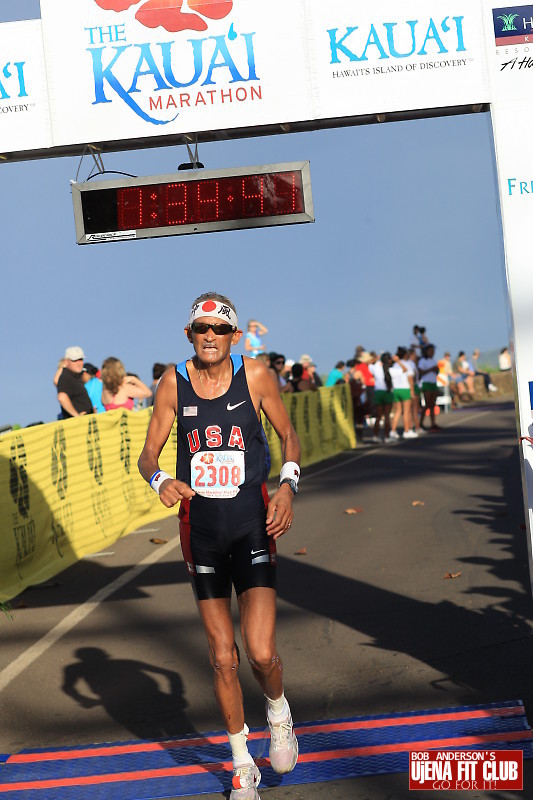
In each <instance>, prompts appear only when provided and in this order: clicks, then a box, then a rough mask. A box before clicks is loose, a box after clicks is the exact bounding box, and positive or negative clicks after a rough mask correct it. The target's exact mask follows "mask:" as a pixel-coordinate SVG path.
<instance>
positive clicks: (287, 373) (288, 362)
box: [281, 358, 295, 382]
mask: <svg viewBox="0 0 533 800" xmlns="http://www.w3.org/2000/svg"><path fill="white" fill-rule="evenodd" d="M294 364H295V361H294V360H293V359H292V358H286V359H285V366H284V367H283V369H282V371H281V377H282V378H285V382H287V381H290V379H291V377H292V368H293V366H294Z"/></svg>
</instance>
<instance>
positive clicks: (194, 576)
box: [179, 486, 276, 600]
mask: <svg viewBox="0 0 533 800" xmlns="http://www.w3.org/2000/svg"><path fill="white" fill-rule="evenodd" d="M267 505H268V494H267V492H266V487H264V486H252V487H250V488H245V489H241V490H240V491H239V493H238V494H237V496H236V497H233V498H231V499H228V500H215V499H212V498H205V497H201V496H200V495H196V496H195V497H193V498H191V500H189V501H185V500H184V501H182V503H181V505H180V511H179V517H180V538H181V550H182V553H183V558H184V560H185V563H186V565H187V571H188V573H189V576H190V578H191V583H192V586H193V589H194V594H195V597H196V599H197V600H210V599H213V598H218V597H227V598H229V597H231V591H232V586H234V587H235V592H236V594H237V596H239V595H240V594H242V593H243V592H245V591H246V590H247V589H251V588H254V587H256V586H266V587H268V588H271V589H275V588H276V543H275V541H274V540H273V539H272V537H271V536H268V535H267V532H266V525H265V520H266V509H267Z"/></svg>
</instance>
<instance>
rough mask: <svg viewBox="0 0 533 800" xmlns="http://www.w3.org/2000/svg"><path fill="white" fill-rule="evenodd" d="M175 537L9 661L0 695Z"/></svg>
mask: <svg viewBox="0 0 533 800" xmlns="http://www.w3.org/2000/svg"><path fill="white" fill-rule="evenodd" d="M179 541H180V539H179V536H176V538H175V539H172V541H170V542H168V543H167V544H166V545H163V546H161V547H158V548H157V550H154V551H153V552H152V553H150V555H148V556H146V558H143V560H142V561H140V562H139V564H136V565H135V566H134V567H131V569H129V570H127V571H126V572H124V573H123V574H122V575H119V577H118V578H115V580H114V581H111V583H108V584H107V586H103V587H102V588H101V589H99V590H98V591H97V592H96V594H94V595H93V596H92V597H90V598H89V599H88V600H86V601H85V603H82V604H81V605H80V606H78V607H77V608H75V609H74V610H73V611H71V612H70V614H67V616H66V617H65V618H64V619H62V620H61V622H58V624H57V625H56V626H55V627H54V628H52V629H51V630H49V631H48V633H46V634H45V635H44V636H43V637H42V638H41V639H39V640H38V641H37V642H35V643H34V644H32V646H31V647H29V648H28V649H27V650H25V651H24V653H21V654H20V656H18V658H16V659H15V660H14V661H12V662H11V664H9V665H8V666H7V667H5V669H3V670H2V671H1V672H0V692H1V691H2V690H3V689H5V688H6V687H7V686H9V684H10V683H11V682H12V681H14V680H15V678H18V676H19V675H20V673H21V672H22V671H23V670H25V669H26V667H29V665H30V664H32V663H33V662H34V661H36V660H37V659H38V658H40V657H41V656H42V655H43V653H45V652H46V651H47V650H48V649H49V648H50V647H52V645H54V644H55V643H56V642H57V641H59V639H61V637H62V636H64V635H65V634H66V633H68V632H69V631H71V630H72V628H75V627H76V625H78V623H79V622H81V621H82V620H84V619H85V617H87V616H88V615H89V614H90V613H91V611H94V609H95V608H98V606H99V605H100V603H103V602H104V600H107V598H108V597H110V595H112V594H114V593H115V592H117V591H118V590H119V589H122V587H123V586H126V584H127V583H130V581H133V580H135V578H136V577H137V576H138V575H140V574H141V572H144V570H145V569H147V568H148V567H149V566H151V565H152V564H155V563H156V562H157V561H160V560H161V559H162V558H165V556H166V555H168V553H170V551H171V550H173V549H174V548H175V547H177V546H178V544H179Z"/></svg>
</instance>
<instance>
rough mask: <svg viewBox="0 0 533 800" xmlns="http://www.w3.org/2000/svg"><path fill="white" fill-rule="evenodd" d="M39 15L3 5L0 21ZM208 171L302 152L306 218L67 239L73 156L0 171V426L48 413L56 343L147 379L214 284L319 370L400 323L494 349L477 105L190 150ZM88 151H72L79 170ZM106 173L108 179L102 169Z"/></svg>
mask: <svg viewBox="0 0 533 800" xmlns="http://www.w3.org/2000/svg"><path fill="white" fill-rule="evenodd" d="M38 15H39V4H38V2H36V0H12V1H11V0H9V1H8V0H4V2H2V4H1V8H0V22H5V21H10V20H12V19H17V18H25V17H27V18H31V17H34V16H38ZM199 155H200V160H201V161H202V162H203V163H204V164H205V166H206V167H208V168H223V167H237V166H248V165H256V164H275V163H280V162H288V161H301V160H309V161H310V163H311V180H312V188H313V199H314V208H315V215H316V222H315V223H314V224H307V225H291V226H286V227H276V228H270V229H257V230H251V231H237V232H221V233H211V234H203V235H196V236H174V237H166V238H162V239H149V240H139V241H133V242H121V243H115V244H100V245H90V246H78V245H76V243H75V232H74V216H73V209H72V197H71V192H70V180H71V179H74V178H75V176H76V173H77V171H78V167H79V158H54V159H43V160H39V161H27V162H20V163H12V164H9V163H3V164H0V178H1V180H0V208H1V215H0V220H1V223H0V224H1V232H2V236H1V242H2V284H1V285H2V299H3V308H2V314H1V318H0V319H1V321H0V331H1V336H2V343H3V346H2V349H1V355H0V369H1V374H2V392H1V394H0V426H2V425H6V424H13V423H19V424H22V425H26V424H29V423H31V422H34V421H39V420H43V421H50V420H52V419H55V417H56V415H57V410H58V406H57V400H56V396H55V387H54V386H53V384H52V376H53V373H54V371H55V369H56V366H57V362H58V359H59V358H60V357H62V355H63V353H64V350H65V348H66V347H68V346H70V345H74V344H79V345H81V346H82V347H83V349H84V350H85V352H86V354H87V358H88V360H90V361H92V362H93V363H95V364H98V365H99V364H101V362H102V361H103V359H104V358H106V357H107V356H110V355H114V356H117V357H119V358H121V359H122V360H123V361H124V363H125V365H126V368H127V369H128V370H130V371H133V372H136V373H137V374H139V375H140V377H141V378H142V379H143V380H145V381H146V382H147V383H149V382H150V380H151V367H152V364H153V362H154V361H162V362H169V361H179V360H182V359H183V358H185V357H187V356H188V355H189V354H190V352H191V349H190V345H188V343H187V341H186V339H185V337H184V334H183V326H184V324H185V322H186V319H187V313H188V309H189V307H190V303H191V300H192V299H194V297H195V296H196V295H198V294H200V293H201V292H204V291H210V290H215V291H219V292H222V293H223V294H226V295H228V296H229V297H230V298H232V299H233V300H234V302H235V304H236V305H237V310H238V312H239V317H240V320H241V321H242V322H243V323H246V320H247V319H248V318H250V317H254V318H257V319H259V320H260V321H261V322H263V323H264V324H265V325H266V326H267V327H268V328H269V333H268V334H267V336H265V338H264V341H265V344H267V346H268V349H271V350H275V351H278V352H282V353H284V354H285V355H286V356H287V357H288V358H289V357H290V358H295V359H297V358H299V357H300V355H301V354H302V353H309V354H311V356H312V358H313V359H314V360H315V361H316V363H317V365H318V369H319V371H320V372H321V373H325V372H327V371H329V369H331V368H332V367H333V366H334V364H335V362H336V361H337V360H339V359H347V358H351V357H352V355H353V352H354V349H355V346H356V345H357V344H363V345H364V346H365V347H366V348H367V349H376V350H382V349H389V350H392V349H395V348H396V347H397V346H398V345H400V344H405V343H407V340H408V335H409V333H410V331H411V329H412V326H413V324H414V323H417V324H420V325H425V326H426V327H427V332H428V335H429V337H430V339H431V340H432V341H434V342H435V343H436V345H437V353H438V354H441V353H442V352H443V351H444V350H450V351H451V352H452V354H456V353H457V351H458V350H459V349H465V350H467V351H471V350H472V349H473V348H474V347H479V348H480V349H481V350H482V351H483V350H493V349H500V348H501V347H503V346H504V345H505V344H507V341H508V328H507V310H506V309H507V306H506V303H507V301H506V290H505V277H504V265H503V244H502V234H501V221H500V215H499V207H498V196H497V186H496V170H495V159H494V147H493V141H492V132H491V123H490V117H489V115H488V114H472V115H467V116H459V117H447V118H439V119H427V120H416V121H410V122H399V123H384V124H375V125H369V126H360V127H351V128H342V129H337V130H327V131H315V132H310V133H304V134H287V135H284V136H276V137H261V138H253V139H246V140H240V141H233V142H223V143H211V144H207V145H201V146H200V150H199ZM103 160H104V166H105V168H106V169H107V170H113V169H115V170H123V171H125V172H131V173H133V174H136V175H159V174H168V173H172V172H174V171H175V170H176V169H177V166H178V164H180V163H182V162H184V161H186V160H187V152H186V148H185V147H179V148H177V147H173V148H164V147H162V148H157V149H151V150H145V151H130V152H123V153H115V154H109V155H106V154H104V157H103ZM91 166H92V161H90V160H88V159H87V158H86V159H84V161H83V163H82V165H81V169H80V180H84V179H86V177H87V175H88V174H89V171H90V169H91ZM111 177H112V176H111Z"/></svg>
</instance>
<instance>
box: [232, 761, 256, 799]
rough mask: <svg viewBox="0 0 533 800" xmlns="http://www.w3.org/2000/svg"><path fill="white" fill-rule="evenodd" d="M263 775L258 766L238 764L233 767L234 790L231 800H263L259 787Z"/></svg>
mask: <svg viewBox="0 0 533 800" xmlns="http://www.w3.org/2000/svg"><path fill="white" fill-rule="evenodd" d="M260 780H261V773H260V772H259V768H258V767H257V765H256V764H253V763H252V764H238V765H237V766H234V767H233V781H232V783H233V789H232V790H231V794H230V796H229V800H261V798H260V797H259V794H258V792H257V787H258V786H259V782H260Z"/></svg>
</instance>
